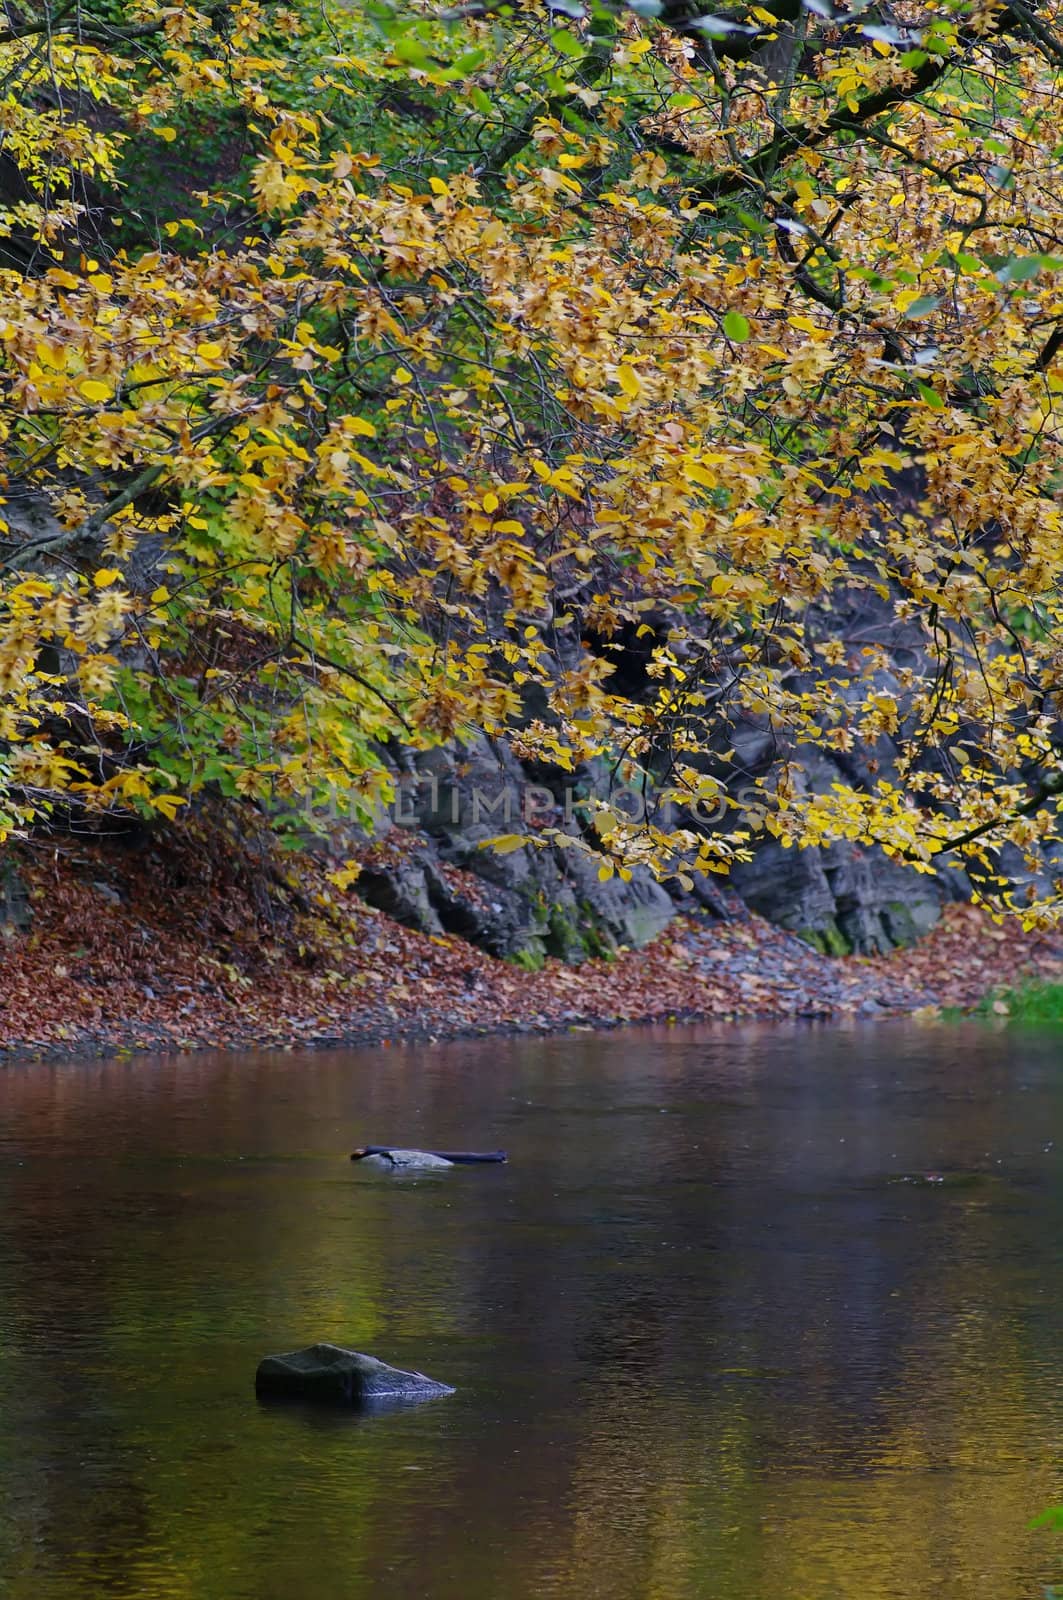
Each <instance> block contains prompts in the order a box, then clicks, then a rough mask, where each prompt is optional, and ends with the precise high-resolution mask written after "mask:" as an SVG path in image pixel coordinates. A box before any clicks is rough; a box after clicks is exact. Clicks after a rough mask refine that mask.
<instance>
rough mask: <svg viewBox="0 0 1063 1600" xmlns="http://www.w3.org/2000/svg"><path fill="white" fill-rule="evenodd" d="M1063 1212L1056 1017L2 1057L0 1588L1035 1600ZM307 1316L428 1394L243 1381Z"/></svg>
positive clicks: (1061, 1430)
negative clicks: (413, 1165) (1011, 1022)
mask: <svg viewBox="0 0 1063 1600" xmlns="http://www.w3.org/2000/svg"><path fill="white" fill-rule="evenodd" d="M389 1139H390V1140H393V1141H394V1142H396V1143H398V1142H403V1143H412V1144H418V1143H423V1144H429V1145H431V1144H435V1145H440V1146H443V1147H445V1146H446V1145H448V1144H450V1145H459V1146H460V1145H464V1146H467V1147H472V1148H476V1147H483V1148H493V1147H495V1146H496V1145H504V1146H506V1147H507V1148H508V1149H509V1152H510V1164H509V1166H508V1167H504V1168H494V1169H492V1168H485V1169H481V1170H476V1169H466V1170H459V1171H455V1172H452V1173H446V1174H443V1175H441V1176H434V1175H433V1176H432V1177H427V1176H426V1177H422V1178H420V1179H419V1180H411V1179H409V1178H405V1179H395V1178H388V1177H385V1176H383V1175H380V1174H373V1173H369V1172H366V1171H364V1170H362V1169H360V1168H358V1167H352V1166H351V1164H350V1163H349V1162H348V1161H347V1160H346V1159H345V1158H346V1154H347V1152H348V1150H349V1149H350V1148H352V1147H353V1145H354V1144H357V1143H362V1142H380V1141H386V1140H389ZM1055 1140H1058V1146H1057V1143H1054V1142H1053V1141H1055ZM941 1169H945V1170H949V1171H952V1170H956V1171H964V1172H970V1173H973V1174H975V1175H977V1176H976V1177H974V1178H973V1179H972V1181H971V1182H970V1183H968V1184H966V1185H957V1186H955V1187H952V1186H930V1187H918V1186H914V1185H909V1184H898V1183H891V1182H890V1181H889V1179H890V1178H891V1176H893V1177H896V1176H897V1175H900V1174H903V1173H909V1172H916V1173H926V1172H932V1171H937V1170H941ZM1061 1224H1063V1035H1059V1034H1053V1035H1048V1034H1045V1035H1037V1034H1034V1033H1029V1034H1017V1035H1007V1036H1005V1035H1002V1034H998V1035H992V1034H989V1033H983V1032H980V1031H976V1030H974V1029H969V1030H957V1031H956V1032H954V1033H949V1032H935V1031H927V1032H921V1031H918V1030H915V1029H905V1028H903V1027H898V1028H893V1027H889V1028H884V1027H879V1028H878V1029H877V1030H870V1029H869V1030H866V1031H854V1032H841V1031H838V1032H834V1031H821V1032H817V1031H806V1032H788V1031H778V1030H755V1029H750V1030H737V1029H736V1030H732V1031H728V1032H726V1033H723V1032H720V1033H712V1032H707V1031H704V1030H703V1031H700V1032H699V1031H694V1030H682V1031H680V1030H673V1031H668V1032H665V1031H663V1030H662V1031H656V1032H642V1033H629V1034H619V1035H613V1036H597V1037H595V1036H590V1035H577V1036H571V1037H568V1038H565V1039H561V1040H546V1041H543V1040H535V1041H526V1042H498V1041H491V1042H485V1043H477V1044H474V1045H458V1046H450V1047H434V1048H422V1049H410V1050H408V1051H399V1050H383V1051H373V1052H361V1053H350V1052H347V1053H341V1052H336V1053H333V1054H328V1055H311V1056H299V1055H268V1056H243V1057H237V1056H230V1057H213V1058H212V1057H195V1058H190V1059H185V1060H176V1061H175V1060H165V1061H155V1060H140V1061H134V1062H111V1063H106V1064H102V1065H101V1064H92V1063H90V1064H86V1065H81V1066H62V1067H46V1066H31V1067H23V1068H8V1069H0V1594H3V1596H4V1597H5V1600H101V1597H111V1600H156V1597H158V1600H164V1597H165V1600H245V1597H246V1600H304V1597H305V1600H363V1597H364V1600H368V1597H370V1596H376V1595H379V1594H380V1593H382V1592H385V1593H389V1594H392V1595H396V1596H399V1597H401V1600H406V1597H415V1596H428V1597H431V1600H532V1597H535V1600H539V1597H557V1600H576V1597H581V1600H586V1597H597V1596H601V1597H602V1600H636V1597H637V1600H834V1597H837V1600H880V1597H887V1596H888V1597H891V1600H893V1597H896V1600H924V1597H926V1600H930V1597H938V1596H943V1597H953V1596H955V1597H957V1600H960V1597H962V1600H975V1597H978V1600H1027V1597H1032V1600H1039V1597H1040V1596H1041V1595H1042V1592H1043V1588H1042V1586H1043V1585H1045V1584H1048V1583H1052V1582H1054V1581H1056V1582H1058V1581H1060V1580H1061V1579H1063V1533H1052V1532H1031V1531H1029V1529H1028V1527H1027V1523H1028V1521H1029V1519H1030V1517H1031V1516H1032V1515H1033V1514H1034V1513H1035V1512H1036V1511H1038V1510H1039V1509H1040V1508H1042V1507H1043V1506H1045V1505H1047V1504H1050V1503H1053V1502H1054V1501H1057V1500H1063V1270H1061V1269H1063V1260H1061V1256H1063V1228H1061ZM318 1339H329V1340H334V1341H337V1342H340V1343H345V1344H350V1345H354V1346H357V1347H360V1348H362V1349H366V1350H369V1351H371V1352H373V1353H374V1354H377V1355H379V1356H381V1357H383V1358H384V1359H385V1360H389V1361H393V1362H395V1363H397V1364H400V1365H412V1366H417V1367H421V1368H423V1369H424V1370H425V1371H427V1372H429V1373H431V1374H432V1375H433V1376H436V1377H439V1378H442V1379H445V1380H447V1381H449V1382H451V1383H453V1384H456V1385H457V1387H458V1392H457V1394H456V1395H455V1396H454V1397H453V1398H451V1399H447V1400H442V1401H437V1402H435V1403H433V1404H429V1405H425V1406H423V1407H420V1408H418V1409H415V1410H408V1411H404V1412H401V1413H397V1414H390V1415H385V1416H378V1417H371V1418H358V1417H352V1416H342V1415H334V1414H331V1413H321V1412H318V1413H315V1412H313V1411H306V1410H300V1409H291V1408H281V1409H277V1408H275V1407H270V1408H267V1407H263V1406H260V1405H259V1404H258V1403H257V1402H256V1400H255V1396H254V1391H253V1383H252V1380H253V1374H254V1369H255V1365H256V1363H257V1361H258V1359H259V1357H260V1356H262V1355H263V1354H265V1353H267V1352H269V1351H275V1350H284V1349H290V1348H292V1347H294V1346H297V1345H301V1344H306V1343H311V1342H313V1341H315V1340H318Z"/></svg>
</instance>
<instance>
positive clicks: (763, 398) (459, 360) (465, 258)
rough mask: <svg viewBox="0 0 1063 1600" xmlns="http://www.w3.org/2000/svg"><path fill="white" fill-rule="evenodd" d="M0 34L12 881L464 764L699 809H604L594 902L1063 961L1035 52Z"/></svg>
mask: <svg viewBox="0 0 1063 1600" xmlns="http://www.w3.org/2000/svg"><path fill="white" fill-rule="evenodd" d="M703 13H704V14H703ZM2 19H6V24H4V23H3V20H2ZM0 27H6V31H0V74H2V83H3V88H2V91H0V93H2V102H0V202H2V207H0V350H2V355H0V430H2V440H3V457H2V468H3V474H4V476H3V493H4V495H5V497H6V502H7V503H6V505H5V506H4V507H3V508H0V509H2V510H3V513H4V515H5V516H6V519H7V520H6V525H5V526H4V527H3V528H0V539H2V543H0V562H2V569H3V570H2V580H0V607H2V614H3V620H2V629H0V724H2V726H0V737H2V741H3V742H2V746H0V751H2V753H0V777H2V810H3V825H4V828H5V829H6V830H8V831H10V830H17V829H21V828H27V827H30V826H34V825H39V824H41V823H42V822H43V823H46V824H47V823H51V824H53V825H54V824H55V823H56V822H57V821H59V820H62V819H63V818H66V817H69V816H70V815H72V814H74V813H78V814H81V813H88V814H90V815H91V814H92V813H95V812H108V811H113V810H122V809H133V810H139V811H141V812H144V813H147V814H152V815H159V816H161V817H162V818H168V817H172V816H173V815H174V814H175V813H176V812H177V810H178V808H179V806H181V805H182V804H186V803H188V802H189V801H192V800H194V799H195V797H196V796H197V795H199V794H201V793H203V792H204V791H206V790H220V791H221V792H222V793H224V794H228V795H231V796H234V797H236V796H242V797H245V798H246V799H247V800H248V801H249V802H252V803H258V804H261V805H262V806H263V807H264V808H266V809H267V810H272V809H276V808H280V807H283V806H284V805H287V804H290V803H291V802H292V800H293V798H298V797H305V798H306V799H308V800H309V801H311V802H314V803H324V802H326V801H328V800H330V799H331V800H333V801H335V800H336V799H337V798H338V799H339V800H340V802H341V803H342V804H344V805H348V804H353V805H355V806H357V807H359V808H361V809H362V810H364V811H366V812H368V811H369V810H370V809H371V807H372V805H373V804H374V803H375V802H376V801H378V800H380V799H382V798H384V799H386V798H387V796H388V793H389V790H390V785H391V784H392V781H393V765H392V764H391V763H390V762H389V761H388V759H387V753H388V752H389V751H391V750H394V748H395V747H396V746H397V745H405V746H414V747H417V746H421V747H426V746H430V745H432V744H435V743H439V742H442V741H448V740H453V739H460V738H462V737H467V736H468V735H469V734H470V733H471V732H472V731H481V732H486V733H488V734H489V735H492V736H493V735H505V736H506V737H507V738H509V739H510V740H511V741H512V742H513V744H514V747H515V748H516V749H517V751H518V753H520V754H522V755H526V756H529V757H534V758H535V759H538V760H542V761H545V762H549V763H550V764H551V765H553V766H555V767H559V768H561V769H563V770H571V769H573V768H575V767H577V766H578V765H579V764H580V763H581V762H583V761H584V760H586V759H587V758H589V757H591V756H597V757H605V758H606V759H607V760H608V761H610V762H611V763H612V764H613V765H614V767H615V770H616V771H617V773H618V774H619V775H622V776H624V777H626V778H628V779H629V780H630V779H632V778H637V777H638V776H639V775H640V774H650V775H652V777H653V779H654V782H655V784H656V785H657V789H658V792H660V793H663V794H666V795H667V794H671V795H672V796H673V797H674V798H675V799H676V800H677V801H679V802H681V803H682V804H683V805H685V806H686V807H688V808H689V809H690V812H691V816H692V815H693V813H694V812H695V811H696V806H697V803H698V802H699V801H705V800H711V801H716V800H717V799H719V798H720V797H722V805H723V808H724V820H723V821H718V822H717V823H716V824H715V825H714V826H713V827H712V828H701V829H698V828H696V827H695V826H693V824H692V822H691V821H690V818H689V817H688V819H687V824H688V825H685V826H677V825H675V823H674V822H673V823H671V824H669V825H667V826H666V825H664V824H663V823H660V824H655V823H654V822H653V820H652V819H651V820H650V821H649V822H647V823H639V824H637V825H636V824H634V823H631V822H629V821H628V820H626V819H625V817H624V816H623V814H622V813H621V812H620V811H618V810H611V809H610V807H609V805H608V803H607V802H601V803H600V807H599V813H598V815H597V817H596V829H597V845H598V848H599V849H600V850H601V851H602V853H603V861H604V863H605V866H604V868H603V870H612V869H613V868H614V867H615V868H616V870H618V871H621V872H627V871H628V870H629V869H630V866H631V865H632V863H633V862H635V861H648V862H650V863H651V864H652V865H653V866H654V867H655V869H656V870H658V871H659V872H661V873H669V872H673V871H681V872H684V873H685V872H688V871H690V870H693V869H695V868H700V869H702V870H706V869H712V870H726V867H727V864H728V862H729V860H731V859H732V858H733V855H734V853H735V852H736V851H741V850H742V849H744V848H745V845H746V842H747V837H748V833H749V829H750V827H751V825H757V826H763V827H766V828H767V829H769V830H770V831H771V832H773V833H774V834H775V835H776V836H778V837H779V838H781V839H782V840H783V841H784V842H792V843H794V844H795V845H801V844H809V843H821V842H826V841H829V840H831V839H834V838H849V839H859V840H864V841H866V842H868V843H876V844H879V845H881V846H883V847H884V848H885V849H886V850H887V851H888V852H890V853H892V854H894V855H897V856H899V857H900V858H902V859H904V860H908V861H910V862H912V863H913V864H915V865H917V866H922V867H924V868H927V869H929V868H930V866H931V863H932V862H933V861H934V859H935V857H936V856H939V855H941V853H942V852H943V851H947V850H951V851H952V852H953V858H954V859H956V860H957V861H958V862H961V863H962V862H963V861H964V860H971V859H974V860H976V861H978V862H980V863H981V869H982V872H983V884H984V886H985V892H988V891H989V889H990V888H991V887H992V886H994V884H995V885H996V886H997V887H998V888H999V892H1000V898H1001V901H1002V903H1005V904H1009V905H1015V906H1017V908H1018V909H1019V910H1020V911H1021V914H1022V915H1023V916H1024V917H1025V918H1027V919H1028V920H1029V919H1032V918H1034V917H1044V918H1048V917H1051V916H1053V915H1055V913H1056V907H1057V898H1056V895H1055V894H1054V893H1053V892H1048V893H1045V894H1043V895H1042V896H1041V897H1040V898H1039V899H1038V900H1037V901H1036V902H1034V903H1027V900H1026V898H1025V897H1024V898H1023V901H1022V903H1021V905H1020V904H1019V899H1018V896H1017V894H1016V893H1014V892H1013V891H1012V890H1011V889H1009V888H1008V886H1007V884H1006V883H1004V882H1003V879H1002V876H1001V874H1000V867H999V860H1000V858H999V855H998V853H997V852H998V850H999V847H1000V846H1002V845H1004V844H1005V843H1007V844H1011V845H1016V846H1018V847H1019V848H1020V850H1021V851H1022V852H1024V853H1025V855H1026V856H1027V857H1028V858H1029V859H1030V861H1031V862H1036V863H1037V864H1040V863H1041V862H1042V861H1043V859H1044V857H1043V847H1044V846H1045V845H1046V843H1050V842H1051V841H1052V840H1053V839H1054V838H1055V835H1056V832H1057V829H1058V814H1057V810H1056V804H1055V798H1054V797H1055V796H1056V795H1057V794H1058V793H1059V792H1060V791H1061V790H1063V727H1061V723H1060V717H1059V707H1058V705H1057V699H1056V697H1057V693H1058V691H1059V689H1060V686H1061V683H1063V633H1061V622H1063V614H1061V613H1063V589H1061V576H1063V538H1061V529H1060V488H1061V466H1063V461H1061V442H1063V439H1061V431H1060V394H1061V391H1063V96H1061V88H1060V82H1059V79H1060V70H1061V66H1063V16H1061V14H1060V7H1059V5H1058V3H1056V0H1050V3H1047V4H1039V3H1038V0H1011V3H1010V4H1007V5H1005V4H1000V3H998V0H929V3H922V0H910V3H909V0H870V3H861V0H854V3H853V4H851V5H849V6H845V5H839V6H838V7H837V8H835V7H834V5H833V4H832V3H831V0H805V4H803V5H802V4H799V3H798V0H770V3H768V4H766V5H759V4H758V5H754V6H752V7H746V6H744V5H737V6H736V5H732V4H730V3H728V4H726V5H720V6H719V7H718V8H717V9H716V10H715V11H714V12H712V13H711V14H708V13H705V7H704V0H632V3H631V4H627V5H625V4H622V3H620V0H587V3H586V4H581V3H577V0H554V4H553V5H552V6H548V5H546V4H539V3H533V4H527V5H524V4H511V5H495V4H493V3H491V0H484V3H477V0H473V3H470V4H457V5H455V6H454V7H453V8H452V9H449V10H448V9H447V8H446V7H445V6H443V5H435V4H399V3H395V4H391V3H388V0H367V3H366V4H364V5H362V6H349V5H343V4H333V3H327V0H325V3H322V4H317V3H313V4H311V3H309V0H295V3H293V4H290V5H288V6H281V5H277V4H272V3H269V0H258V3H256V0H217V3H214V4H211V5H205V6H204V8H203V10H202V11H197V10H194V9H192V8H190V7H188V6H175V7H164V8H158V7H156V6H155V5H154V4H152V3H148V0H129V3H118V0H97V3H92V0H73V3H65V4H64V3H63V0H54V3H45V0H6V3H5V4H4V5H2V6H0ZM631 641H636V643H638V644H639V645H640V648H641V652H642V658H643V659H644V665H645V671H644V678H645V682H644V684H643V686H642V689H641V691H640V692H639V693H637V694H635V693H632V692H631V690H630V687H629V686H628V685H626V684H625V681H624V674H623V673H622V672H621V671H620V670H619V663H620V660H621V654H622V652H621V649H620V646H621V644H623V643H625V642H627V643H630V642H631ZM739 727H744V728H749V727H754V728H756V729H758V730H759V731H760V732H761V734H762V735H763V736H764V737H763V739H762V744H764V743H766V746H767V752H768V753H767V755H765V756H763V757H762V758H760V759H759V760H758V762H757V763H756V764H755V765H753V766H750V767H749V769H748V770H744V769H743V761H742V756H741V747H740V743H739V742H738V741H737V740H736V738H735V730H736V729H737V728H739ZM817 750H823V751H827V752H830V753H831V754H832V757H833V758H836V759H841V761H842V765H843V768H844V770H845V771H846V774H847V780H848V781H846V782H844V783H836V784H833V785H832V786H830V787H829V788H827V789H826V790H823V789H822V788H817V787H816V786H815V785H814V784H810V783H807V782H806V781H804V778H803V773H804V771H805V769H806V767H807V764H808V761H809V759H810V757H811V756H814V753H815V752H816V751H817ZM737 777H741V778H742V779H743V782H744V792H745V799H744V800H743V802H742V805H741V807H740V806H739V804H738V802H737V801H736V800H735V799H734V793H735V788H736V778H737ZM750 791H752V793H753V796H754V800H753V801H752V802H751V801H750V798H749V794H750ZM682 815H683V813H680V816H681V817H682Z"/></svg>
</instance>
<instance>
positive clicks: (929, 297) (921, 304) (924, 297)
mask: <svg viewBox="0 0 1063 1600" xmlns="http://www.w3.org/2000/svg"><path fill="white" fill-rule="evenodd" d="M940 304H941V296H940V295H939V294H921V295H920V296H919V299H918V300H913V301H912V303H911V305H910V306H909V307H908V309H907V311H906V312H905V313H904V315H905V316H906V317H925V316H928V315H929V313H930V312H931V311H936V310H937V308H938V306H939V305H940Z"/></svg>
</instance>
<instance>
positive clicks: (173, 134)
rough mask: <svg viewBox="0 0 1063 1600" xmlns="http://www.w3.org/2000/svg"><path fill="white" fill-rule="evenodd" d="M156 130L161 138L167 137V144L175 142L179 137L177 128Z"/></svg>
mask: <svg viewBox="0 0 1063 1600" xmlns="http://www.w3.org/2000/svg"><path fill="white" fill-rule="evenodd" d="M154 131H155V132H156V133H157V134H158V136H159V138H160V139H165V140H166V143H167V144H173V142H174V140H175V139H176V138H177V129H176V128H156V129H155V130H154Z"/></svg>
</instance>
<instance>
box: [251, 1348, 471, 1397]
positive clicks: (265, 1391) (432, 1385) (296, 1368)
mask: <svg viewBox="0 0 1063 1600" xmlns="http://www.w3.org/2000/svg"><path fill="white" fill-rule="evenodd" d="M255 1391H256V1393H258V1394H260V1395H266V1396H276V1397H278V1398H284V1399H292V1400H315V1401H320V1402H321V1403H323V1404H325V1405H339V1406H372V1405H376V1404H380V1403H386V1402H388V1401H392V1402H413V1401H417V1400H435V1399H438V1398H439V1397H440V1396H441V1395H447V1394H453V1393H454V1390H453V1389H451V1388H450V1387H449V1386H448V1385H447V1384H445V1383H436V1381H435V1379H434V1378H426V1377H425V1375H424V1373H423V1372H405V1371H403V1370H402V1369H401V1368H400V1367H389V1366H388V1365H387V1364H386V1363H385V1362H383V1361H378V1360H377V1359H376V1357H375V1356H367V1355H362V1354H361V1352H360V1351H357V1350H344V1349H343V1348H342V1347H341V1346H340V1345H336V1344H312V1345H309V1346H308V1347H307V1348H306V1349H305V1350H292V1351H290V1352H289V1353H288V1354H286V1355H280V1356H267V1357H266V1358H265V1360H264V1361H261V1362H260V1363H259V1366H258V1371H257V1372H256V1373H255Z"/></svg>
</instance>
